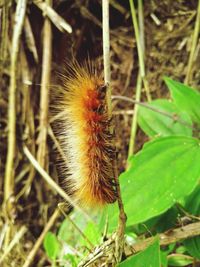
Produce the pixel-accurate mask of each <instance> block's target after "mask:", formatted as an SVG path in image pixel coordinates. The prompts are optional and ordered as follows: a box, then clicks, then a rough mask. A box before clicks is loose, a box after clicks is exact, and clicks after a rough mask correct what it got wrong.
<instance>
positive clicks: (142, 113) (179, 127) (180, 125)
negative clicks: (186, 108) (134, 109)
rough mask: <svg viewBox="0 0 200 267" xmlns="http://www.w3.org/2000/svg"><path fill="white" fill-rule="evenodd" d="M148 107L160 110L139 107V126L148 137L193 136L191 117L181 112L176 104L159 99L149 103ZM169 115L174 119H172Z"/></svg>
mask: <svg viewBox="0 0 200 267" xmlns="http://www.w3.org/2000/svg"><path fill="white" fill-rule="evenodd" d="M148 106H150V107H152V108H153V109H155V110H158V111H153V110H150V109H148V108H146V107H142V106H140V107H139V113H138V124H139V126H140V127H141V129H142V130H143V131H144V132H145V133H146V134H147V135H148V136H150V137H155V136H169V135H186V136H192V121H191V119H190V116H189V115H188V114H187V113H186V112H183V111H181V110H179V109H178V108H177V106H176V105H175V104H173V103H172V102H169V101H168V100H165V99H158V100H154V101H152V102H150V103H148ZM159 111H160V112H163V113H165V114H166V115H164V114H163V113H162V114H161V113H160V112H159ZM167 114H168V115H171V116H172V117H173V118H170V117H169V116H167Z"/></svg>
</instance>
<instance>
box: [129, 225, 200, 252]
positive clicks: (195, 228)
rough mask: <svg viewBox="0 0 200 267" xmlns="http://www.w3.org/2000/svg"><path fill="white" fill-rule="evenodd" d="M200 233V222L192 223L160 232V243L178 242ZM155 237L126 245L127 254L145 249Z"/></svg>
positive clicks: (163, 244)
mask: <svg viewBox="0 0 200 267" xmlns="http://www.w3.org/2000/svg"><path fill="white" fill-rule="evenodd" d="M199 235H200V222H195V223H191V224H188V225H185V226H181V227H179V228H175V229H171V231H169V230H168V231H167V232H165V233H162V234H159V235H158V237H159V239H160V245H161V246H166V245H169V244H172V243H176V242H178V241H181V240H183V239H186V238H191V237H193V236H199ZM154 239H155V237H150V238H147V239H145V240H144V241H138V242H137V243H135V244H134V245H132V246H127V247H125V254H126V256H127V257H129V256H131V255H133V254H135V253H137V252H139V251H142V250H144V249H145V248H146V247H147V246H148V245H150V244H151V243H152V242H153V240H154Z"/></svg>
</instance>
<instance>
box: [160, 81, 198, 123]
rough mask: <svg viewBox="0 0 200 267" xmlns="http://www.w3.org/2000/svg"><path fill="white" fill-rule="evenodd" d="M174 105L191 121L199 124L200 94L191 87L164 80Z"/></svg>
mask: <svg viewBox="0 0 200 267" xmlns="http://www.w3.org/2000/svg"><path fill="white" fill-rule="evenodd" d="M164 81H165V82H166V84H167V86H168V88H169V90H170V92H171V94H172V98H173V100H174V102H175V104H176V105H177V106H178V107H179V108H180V109H181V110H184V111H186V112H187V113H188V114H189V115H190V116H191V119H192V121H194V122H196V123H198V124H200V109H199V106H200V93H199V92H198V91H196V90H194V89H192V88H191V87H189V86H187V85H184V84H182V83H179V82H176V81H174V80H172V79H170V78H168V77H165V78H164Z"/></svg>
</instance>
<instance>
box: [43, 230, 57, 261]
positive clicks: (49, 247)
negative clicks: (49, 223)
mask: <svg viewBox="0 0 200 267" xmlns="http://www.w3.org/2000/svg"><path fill="white" fill-rule="evenodd" d="M44 248H45V251H46V253H47V256H48V257H49V258H50V259H51V260H55V259H56V258H57V256H58V254H59V251H60V244H59V242H58V240H57V237H56V235H55V234H53V233H52V232H48V233H47V234H46V236H45V238H44Z"/></svg>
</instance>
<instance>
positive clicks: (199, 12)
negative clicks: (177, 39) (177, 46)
mask: <svg viewBox="0 0 200 267" xmlns="http://www.w3.org/2000/svg"><path fill="white" fill-rule="evenodd" d="M199 30H200V0H199V1H198V9H197V16H196V22H195V27H194V33H193V37H192V47H191V51H190V56H189V60H188V67H187V74H186V77H185V81H184V83H186V84H188V83H189V82H190V80H191V79H192V66H193V61H194V55H195V49H196V47H197V42H198V36H199Z"/></svg>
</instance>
